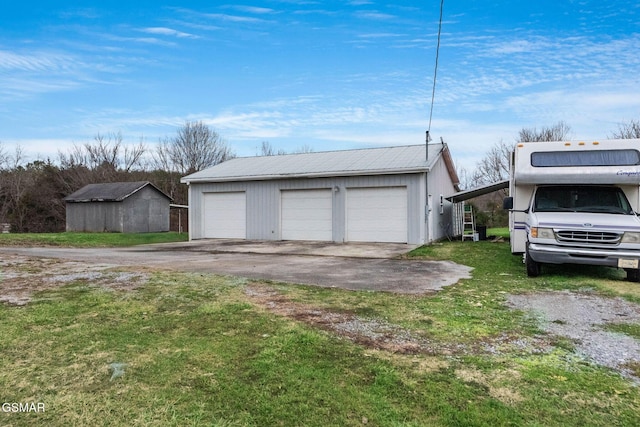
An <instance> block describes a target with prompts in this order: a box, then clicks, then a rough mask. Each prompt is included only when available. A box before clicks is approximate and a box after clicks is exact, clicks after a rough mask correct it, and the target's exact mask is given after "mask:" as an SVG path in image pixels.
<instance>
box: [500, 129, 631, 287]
mask: <svg viewBox="0 0 640 427" xmlns="http://www.w3.org/2000/svg"><path fill="white" fill-rule="evenodd" d="M639 193H640V139H622V140H606V141H586V142H582V141H567V142H565V141H561V142H523V143H518V144H517V145H516V147H515V150H514V152H513V154H512V158H511V172H510V182H509V195H510V197H507V198H506V199H505V201H504V207H505V209H509V211H510V215H509V230H510V234H511V252H512V253H514V254H523V256H524V263H525V265H526V270H527V274H528V275H529V276H530V277H535V276H538V275H539V274H540V269H541V265H543V264H590V265H604V266H610V267H618V268H622V269H624V270H625V271H626V272H627V279H628V280H630V281H634V282H638V281H640V270H639V268H640V265H639V260H640V219H639V218H638V212H640V194H639Z"/></svg>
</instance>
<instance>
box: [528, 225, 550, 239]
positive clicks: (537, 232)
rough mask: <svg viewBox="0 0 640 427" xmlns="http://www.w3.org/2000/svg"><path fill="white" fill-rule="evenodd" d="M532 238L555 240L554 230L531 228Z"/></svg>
mask: <svg viewBox="0 0 640 427" xmlns="http://www.w3.org/2000/svg"><path fill="white" fill-rule="evenodd" d="M531 237H532V238H534V239H555V238H556V236H555V234H553V228H543V227H531Z"/></svg>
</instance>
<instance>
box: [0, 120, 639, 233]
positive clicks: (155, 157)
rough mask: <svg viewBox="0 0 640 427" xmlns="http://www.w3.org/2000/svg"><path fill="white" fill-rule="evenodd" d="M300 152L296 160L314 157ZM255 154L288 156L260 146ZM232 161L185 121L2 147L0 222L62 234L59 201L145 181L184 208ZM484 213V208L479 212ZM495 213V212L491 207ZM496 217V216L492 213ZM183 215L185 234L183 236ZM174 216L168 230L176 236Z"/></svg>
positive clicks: (500, 151)
mask: <svg viewBox="0 0 640 427" xmlns="http://www.w3.org/2000/svg"><path fill="white" fill-rule="evenodd" d="M570 131H571V128H570V126H568V125H567V124H566V123H564V122H559V123H557V124H555V125H552V126H549V127H543V128H541V129H535V128H534V129H522V130H521V131H520V132H519V135H518V137H517V139H516V142H517V141H553V140H556V141H558V140H564V139H566V137H567V135H568V134H569V133H570ZM609 137H610V138H611V139H626V138H640V121H631V122H629V123H623V124H622V125H620V126H619V129H618V130H617V131H615V132H614V133H612V134H611V135H610V136H609ZM512 149H513V144H508V143H506V142H504V141H502V140H501V141H499V142H497V143H496V144H494V146H492V147H491V148H490V149H489V151H488V152H487V154H486V155H485V157H484V158H483V159H482V160H481V161H479V162H478V163H477V165H476V167H475V169H474V170H473V171H472V172H470V173H468V172H467V171H465V170H462V169H461V170H460V171H459V172H460V175H461V178H462V187H463V188H466V189H468V188H473V187H477V186H480V185H483V184H487V183H492V182H496V181H500V180H503V179H507V178H508V176H509V161H510V160H509V159H510V152H511V150H512ZM312 151H313V150H312V149H311V148H310V147H309V146H306V145H305V146H302V147H301V148H300V149H298V150H296V151H294V152H296V153H304V152H312ZM256 154H257V155H263V156H270V155H282V154H286V152H285V151H283V150H280V149H275V148H274V147H272V146H271V144H270V143H269V142H266V141H264V142H262V145H261V147H260V148H259V150H258V152H257V153H256ZM233 157H235V153H234V152H233V151H232V150H231V148H230V147H229V145H228V144H227V143H226V142H225V141H224V140H223V139H222V138H221V136H220V135H219V134H218V133H217V132H215V131H214V130H212V129H211V128H209V127H208V126H207V125H206V124H204V123H203V122H201V121H193V122H192V121H187V122H185V124H184V125H183V126H182V127H180V128H179V129H178V130H177V132H176V134H175V135H174V136H171V137H165V138H164V139H162V140H160V141H159V143H158V144H156V145H155V146H154V147H153V148H152V149H150V148H149V147H148V146H147V145H146V144H145V143H144V141H143V140H141V141H140V142H139V143H137V144H125V143H124V141H123V136H122V134H121V133H119V132H118V133H109V134H98V135H96V136H95V137H94V139H93V141H91V142H87V143H84V144H75V145H73V146H72V147H71V148H70V149H67V150H66V151H61V150H59V151H58V154H57V159H55V160H51V159H47V160H35V161H31V162H27V159H26V155H25V152H24V149H23V148H22V147H20V146H18V147H16V148H15V150H14V151H13V152H9V151H8V150H7V149H6V147H4V146H3V144H2V143H1V142H0V223H8V224H10V227H11V231H12V232H59V231H64V230H65V227H66V220H65V215H66V214H65V209H66V207H65V202H64V198H65V197H66V196H68V195H69V194H71V193H73V192H74V191H76V190H78V189H80V188H82V187H84V186H85V185H87V184H94V183H104V182H122V181H150V182H152V183H153V184H154V185H155V186H157V187H158V188H159V189H160V190H162V191H163V192H164V193H166V194H167V195H168V196H170V197H171V198H172V199H173V203H174V204H178V205H186V204H188V198H187V187H186V186H185V185H182V184H180V178H181V177H183V176H185V175H188V174H190V173H193V172H196V171H199V170H202V169H205V168H207V167H210V166H214V165H216V164H218V163H220V162H223V161H225V160H228V159H230V158H233ZM481 210H482V209H481ZM491 210H493V207H492V208H491ZM496 215H498V216H499V215H500V212H498V211H497V208H496ZM186 217H187V216H186V215H182V218H183V220H184V223H183V224H182V228H183V229H185V230H186V229H187V228H186V227H187V224H186ZM177 229H178V225H177V215H172V230H177Z"/></svg>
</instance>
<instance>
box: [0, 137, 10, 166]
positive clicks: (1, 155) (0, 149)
mask: <svg viewBox="0 0 640 427" xmlns="http://www.w3.org/2000/svg"><path fill="white" fill-rule="evenodd" d="M8 161H9V156H8V155H7V152H6V151H5V150H4V144H3V143H2V141H0V170H3V169H4V168H6V167H7V163H8Z"/></svg>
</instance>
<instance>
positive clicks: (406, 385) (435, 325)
mask: <svg viewBox="0 0 640 427" xmlns="http://www.w3.org/2000/svg"><path fill="white" fill-rule="evenodd" d="M410 255H411V257H414V258H431V259H451V260H454V261H456V262H460V263H463V264H466V265H470V266H472V267H474V271H473V278H472V279H469V280H463V281H461V282H460V283H458V284H457V285H454V286H449V287H446V288H445V289H444V290H442V291H440V292H438V293H435V294H430V295H395V294H390V293H375V292H352V291H344V290H339V289H327V288H318V287H311V286H296V285H290V284H284V283H268V284H267V285H268V286H270V287H271V288H273V289H275V290H276V291H277V292H278V293H279V295H280V297H279V298H280V300H279V301H284V300H287V301H290V302H291V303H294V304H299V305H300V306H304V307H313V308H314V310H318V311H329V312H333V313H348V314H352V315H357V316H360V317H362V318H368V319H380V320H383V321H385V322H388V323H391V324H395V325H400V326H402V327H403V328H405V329H406V330H407V331H410V332H411V333H412V334H415V335H416V336H420V337H423V338H424V339H426V340H428V341H429V342H430V343H432V345H433V351H432V352H427V353H425V354H401V353H394V352H390V351H385V350H380V349H376V348H372V347H370V346H367V345H361V344H356V343H353V342H351V341H349V340H347V339H345V338H342V337H339V336H337V335H336V334H335V333H333V332H330V331H327V330H324V329H321V328H319V327H317V326H313V325H311V324H309V323H306V322H303V321H301V320H296V319H294V318H291V317H285V316H283V315H279V314H275V313H273V312H271V311H269V310H268V307H267V305H259V304H256V302H255V300H254V299H251V298H249V297H248V296H247V294H246V292H245V289H246V288H247V287H248V286H252V284H251V283H249V282H246V281H244V280H240V279H237V278H233V277H221V276H214V275H203V274H186V273H185V274H182V273H167V272H156V273H153V272H150V273H149V274H150V279H149V281H148V282H147V283H146V284H145V285H144V286H143V287H141V288H139V289H137V290H135V291H126V292H125V291H107V290H104V289H102V288H99V287H95V286H92V284H91V282H86V281H77V282H73V283H69V284H68V285H66V286H64V287H61V288H58V289H54V290H48V291H46V292H41V293H39V294H38V295H37V298H36V300H35V301H33V302H31V303H30V304H28V305H26V306H24V307H15V306H9V305H0V336H2V340H0V366H2V375H0V398H1V399H2V401H3V402H42V403H44V404H45V405H46V411H45V412H44V413H22V414H15V413H12V414H8V413H0V424H9V425H14V426H31V425H51V426H62V425H65V426H66V425H72V426H74V425H75V426H84V425H92V426H101V425H104V426H114V425H115V426H118V425H122V426H128V425H142V426H167V425H168V426H185V425H186V426H199V425H207V426H210V425H212V426H280V425H282V426H361V425H364V424H365V423H366V425H373V426H427V425H428V426H507V425H511V426H516V425H517V426H521V425H524V426H527V425H528V426H543V425H544V426H584V425H589V426H611V425H622V426H625V425H628V426H632V425H639V424H640V390H638V387H637V386H635V385H633V383H631V382H630V381H629V380H628V379H624V378H622V377H621V376H620V375H618V374H617V373H616V372H613V371H611V370H608V369H605V368H601V367H598V366H595V365H592V364H589V363H587V362H585V361H584V360H583V359H581V358H579V357H577V356H576V355H574V354H573V353H572V351H571V350H572V349H571V348H570V347H571V346H569V345H558V346H557V347H556V348H555V349H553V350H552V351H550V352H546V353H535V352H531V351H527V348H523V347H522V346H521V345H519V346H514V345H510V344H509V340H507V339H505V337H507V338H508V337H516V338H518V339H519V340H521V342H527V340H532V339H534V338H535V337H537V336H539V334H540V333H541V331H540V330H539V329H538V328H537V326H536V325H535V324H534V322H533V320H532V319H531V318H530V317H528V316H526V315H524V313H520V312H517V311H512V310H509V309H507V308H506V307H505V305H504V301H505V295H506V294H507V293H522V292H530V291H538V290H549V289H557V290H561V289H567V290H574V291H577V290H581V291H584V290H589V291H590V292H592V293H601V294H603V295H622V296H625V297H626V298H629V299H632V300H635V298H636V296H635V294H634V293H633V291H629V289H631V286H629V287H627V282H624V280H622V279H623V277H624V274H623V273H620V272H617V271H616V270H613V269H606V268H587V269H585V268H576V269H557V270H550V271H549V273H548V274H545V275H544V276H541V277H539V278H536V279H529V278H527V277H526V274H525V272H524V266H523V265H522V263H521V260H520V259H519V258H518V257H513V256H511V254H510V252H509V245H508V243H490V242H446V243H442V244H436V245H432V246H429V247H423V248H419V249H416V250H415V251H413V252H412V253H411V254H410ZM0 277H2V276H1V275H0ZM0 280H2V279H0ZM635 286H637V284H636V285H635ZM621 332H624V333H627V334H630V335H632V336H637V334H638V330H637V326H636V327H628V328H626V329H625V330H623V331H621ZM496 343H502V344H501V346H500V347H499V348H498V350H499V351H493V352H487V351H485V350H484V346H485V345H489V344H490V345H494V346H496V345H497V344H496ZM460 349H462V350H460ZM112 363H123V364H126V365H125V366H124V375H122V376H117V377H116V378H113V379H112V376H113V371H112V370H110V368H109V367H110V364H112Z"/></svg>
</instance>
